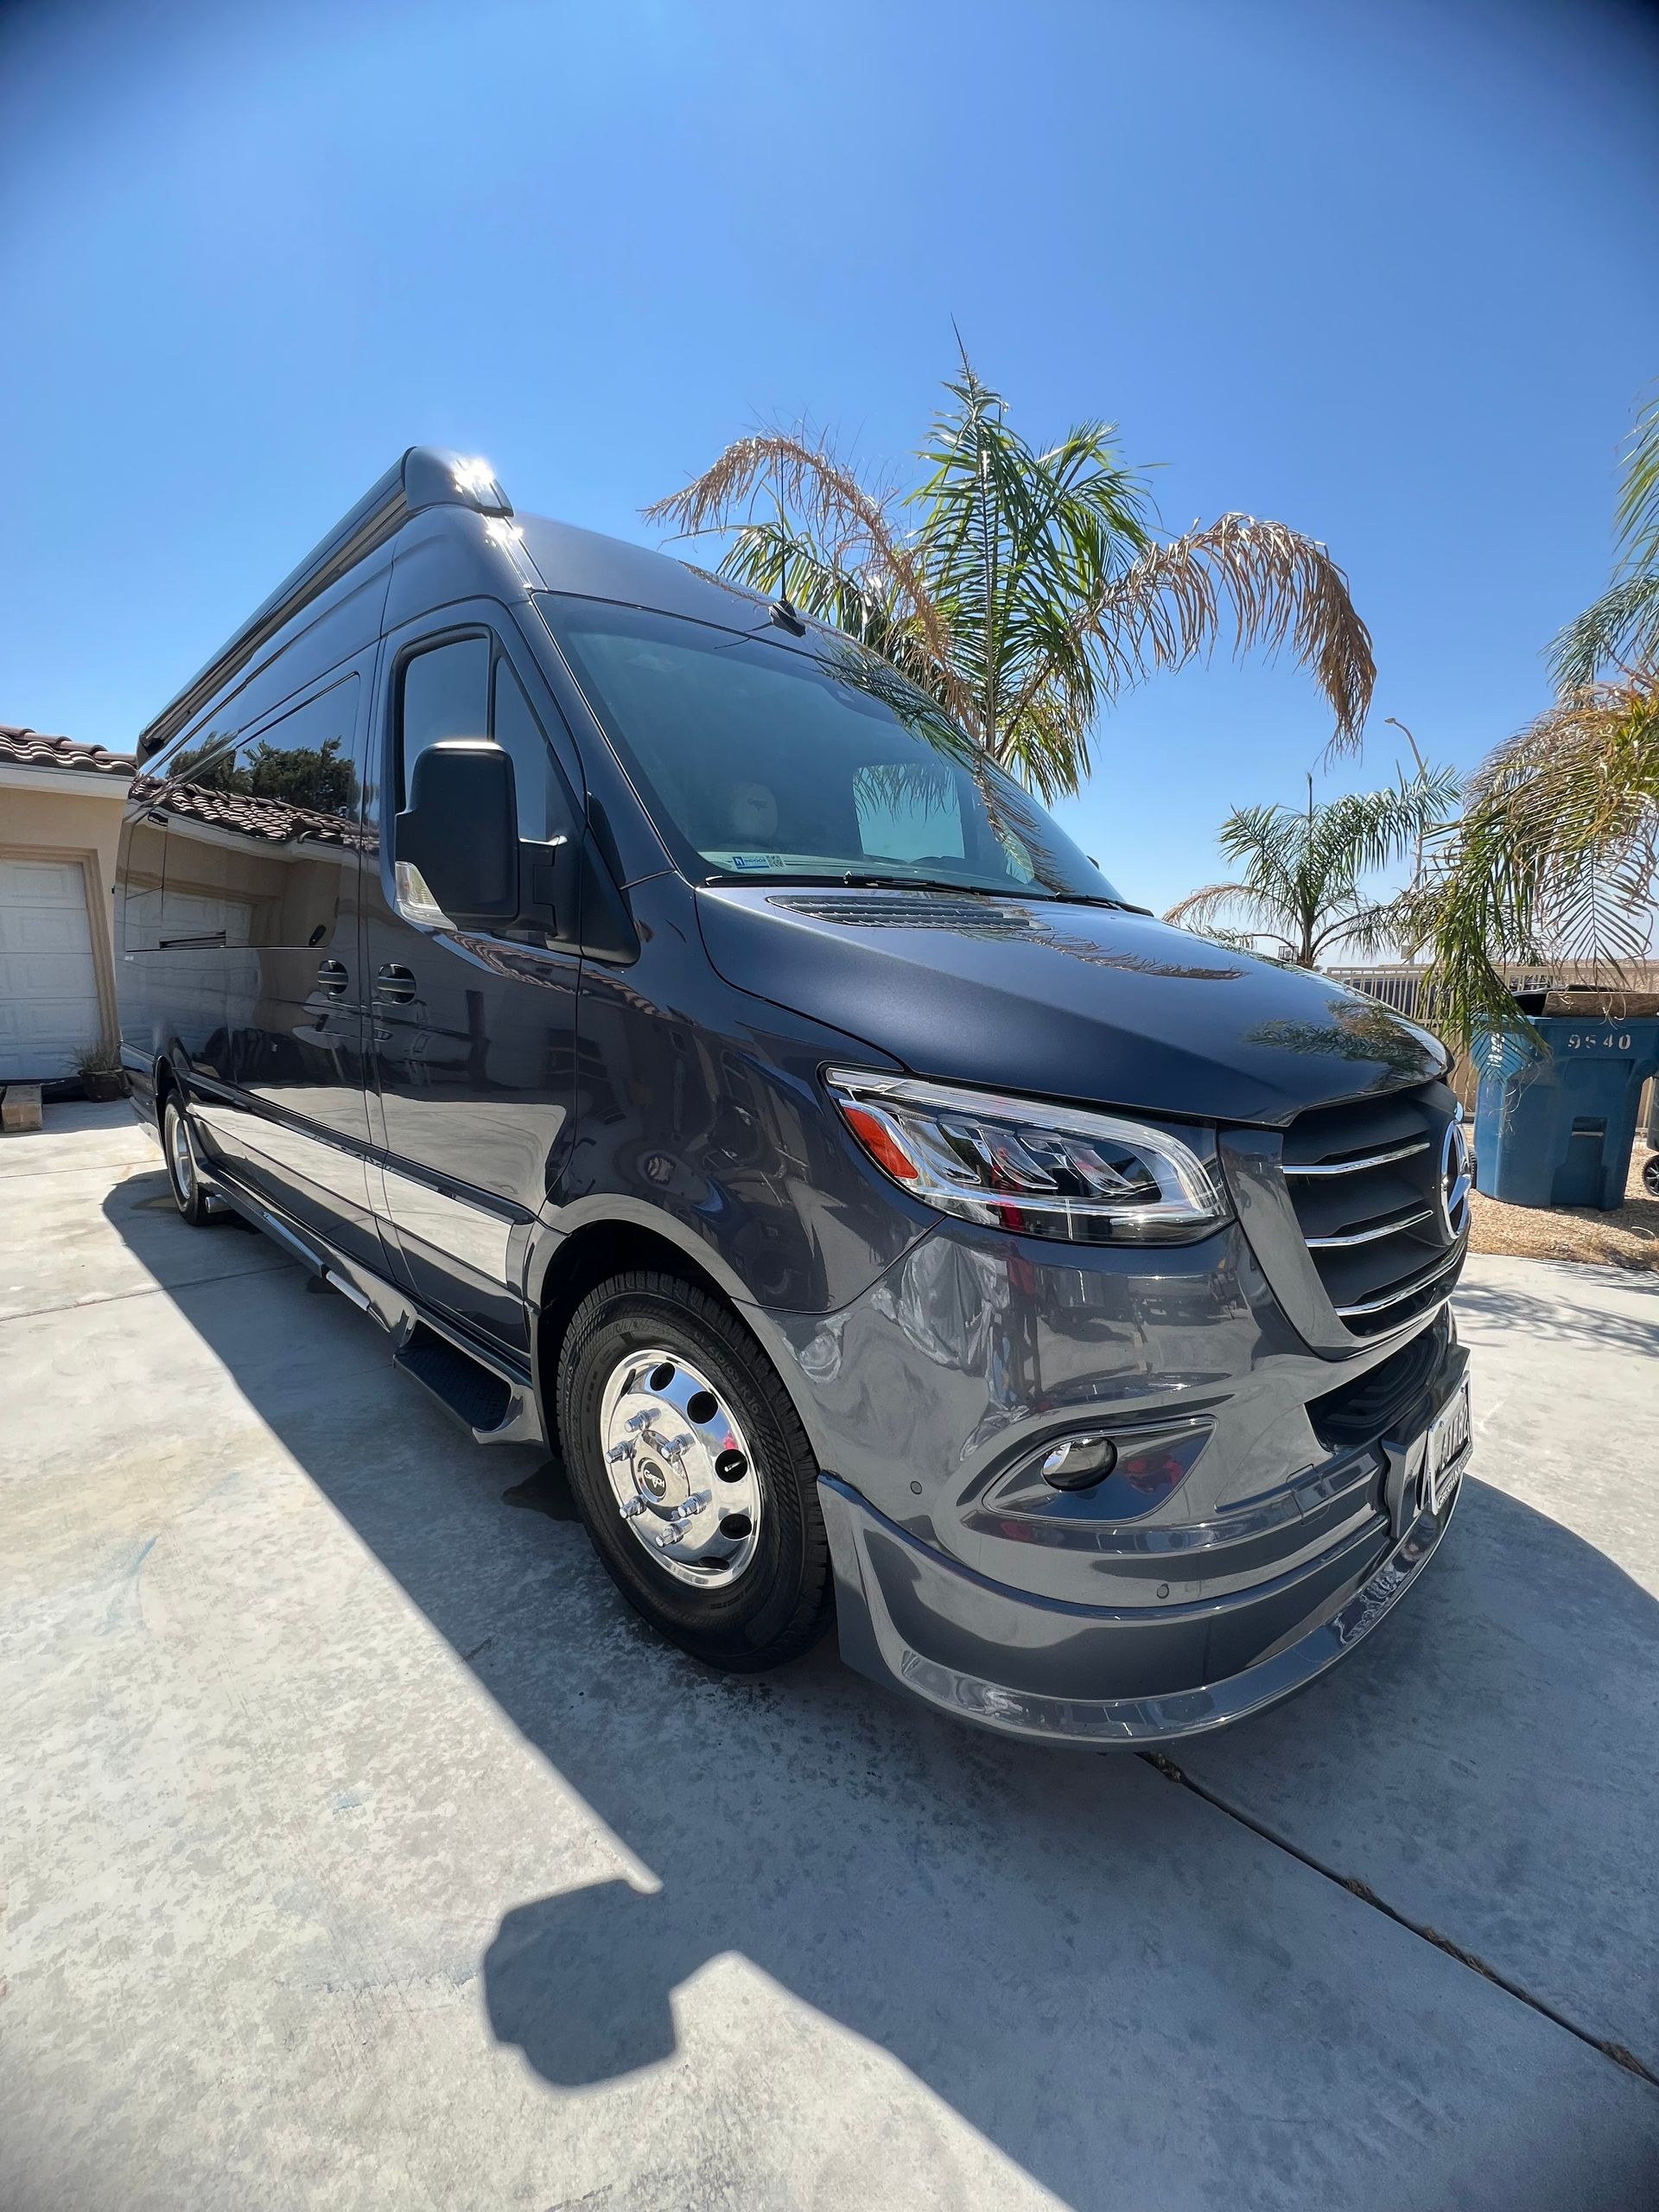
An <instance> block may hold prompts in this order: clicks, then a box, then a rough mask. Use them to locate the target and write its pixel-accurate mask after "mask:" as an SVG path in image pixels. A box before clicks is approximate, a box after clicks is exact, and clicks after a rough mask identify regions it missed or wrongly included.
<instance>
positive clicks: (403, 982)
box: [374, 960, 415, 1006]
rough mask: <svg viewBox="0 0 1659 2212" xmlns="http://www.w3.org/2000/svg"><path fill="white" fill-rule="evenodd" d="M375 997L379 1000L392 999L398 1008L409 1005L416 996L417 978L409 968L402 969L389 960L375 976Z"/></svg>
mask: <svg viewBox="0 0 1659 2212" xmlns="http://www.w3.org/2000/svg"><path fill="white" fill-rule="evenodd" d="M374 995H375V996H376V998H378V999H390V1000H391V1001H393V1002H394V1003H395V1004H397V1005H398V1006H404V1005H407V1003H408V1002H409V1001H410V999H412V998H413V997H414V995H415V978H414V976H411V975H410V972H409V970H408V969H407V968H403V967H400V966H399V965H398V963H397V961H395V960H388V961H386V962H385V964H384V965H383V966H382V967H381V969H379V971H378V974H377V975H376V976H375V979H374Z"/></svg>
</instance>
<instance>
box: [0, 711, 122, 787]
mask: <svg viewBox="0 0 1659 2212" xmlns="http://www.w3.org/2000/svg"><path fill="white" fill-rule="evenodd" d="M0 766H7V767H14V768H69V769H73V770H74V771H75V772H76V773H78V774H79V775H83V776H87V777H97V778H99V779H103V778H105V777H107V778H110V779H118V780H119V781H121V782H123V783H130V782H131V780H132V772H133V766H134V763H133V759H132V755H131V754H130V753H110V752H107V751H106V750H105V747H103V746H101V745H79V744H77V743H76V741H75V740H74V739H73V737H48V735H47V734H45V732H44V731H41V730H38V729H20V728H17V727H16V725H15V724H13V723H11V722H0Z"/></svg>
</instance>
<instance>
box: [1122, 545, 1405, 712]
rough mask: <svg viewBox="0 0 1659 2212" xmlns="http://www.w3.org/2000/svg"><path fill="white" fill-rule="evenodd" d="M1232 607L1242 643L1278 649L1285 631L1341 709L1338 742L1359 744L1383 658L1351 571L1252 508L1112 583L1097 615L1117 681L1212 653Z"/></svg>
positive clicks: (1155, 552) (1164, 548) (1240, 646)
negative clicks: (1357, 603) (1375, 651)
mask: <svg viewBox="0 0 1659 2212" xmlns="http://www.w3.org/2000/svg"><path fill="white" fill-rule="evenodd" d="M1224 610H1230V613H1231V616H1232V625H1233V633H1234V650H1235V651H1236V652H1240V653H1242V652H1244V651H1245V650H1246V649H1247V648H1248V647H1249V646H1252V645H1260V646H1263V647H1265V648H1266V650H1267V651H1268V652H1269V653H1273V652H1277V651H1278V650H1279V648H1280V647H1281V645H1285V644H1286V643H1287V641H1288V643H1289V645H1290V646H1291V648H1292V650H1293V652H1294V653H1295V656H1296V658H1297V659H1298V660H1299V661H1300V663H1301V664H1302V665H1303V666H1304V667H1306V668H1308V669H1311V670H1312V671H1313V675H1314V677H1316V678H1317V680H1318V682H1319V687H1320V689H1321V690H1323V691H1324V693H1325V697H1326V698H1327V699H1328V700H1329V701H1330V702H1331V706H1332V710H1333V712H1334V713H1335V715H1336V723H1337V726H1336V731H1335V734H1334V735H1333V736H1332V740H1331V747H1330V749H1331V750H1332V752H1337V753H1340V752H1346V751H1351V750H1352V749H1354V748H1355V747H1357V745H1358V743H1359V737H1360V732H1361V729H1362V728H1363V725H1364V721H1365V715H1366V713H1367V711H1368V709H1370V702H1371V691H1372V688H1373V686H1374V685H1375V683H1376V662H1375V660H1374V659H1373V658H1372V654H1371V634H1370V631H1369V630H1368V629H1367V628H1366V626H1365V625H1364V623H1363V621H1362V620H1361V619H1360V617H1359V615H1358V613H1357V611H1356V609H1355V607H1354V603H1353V601H1352V600H1351V598H1350V596H1349V592H1348V579H1347V577H1346V576H1345V575H1344V574H1343V571H1342V570H1341V569H1340V568H1338V565H1337V563H1335V562H1334V561H1333V560H1332V557H1331V556H1330V554H1329V553H1328V552H1327V551H1326V550H1325V547H1324V546H1323V545H1321V544H1320V543H1319V541H1318V540H1317V539H1316V538H1312V537H1304V536H1303V535H1302V533H1301V532H1300V531H1296V530H1292V529H1290V528H1289V527H1288V526H1287V524H1284V523H1280V522H1261V521H1258V520H1257V519H1256V518H1255V517H1254V516H1252V515H1241V514H1226V515H1223V516H1222V517H1221V518H1220V519H1219V520H1218V521H1216V522H1212V523H1208V524H1204V525H1202V526H1198V525H1195V526H1194V527H1193V528H1192V530H1190V531H1185V533H1184V534H1183V535H1182V536H1181V537H1174V538H1170V539H1168V540H1166V542H1165V543H1161V544H1156V545H1152V546H1149V547H1148V548H1147V550H1146V551H1145V552H1144V553H1142V554H1141V556H1140V558H1139V559H1138V560H1136V561H1135V563H1133V564H1132V565H1131V566H1130V567H1129V568H1128V569H1126V570H1124V571H1123V572H1122V574H1121V575H1118V576H1116V577H1115V578H1114V579H1113V581H1112V582H1111V583H1110V584H1109V585H1108V586H1107V588H1106V589H1105V590H1104V592H1103V594H1101V596H1100V598H1099V600H1098V601H1097V603H1096V607H1094V608H1093V609H1092V611H1091V622H1090V626H1091V628H1092V631H1093V634H1094V636H1095V639H1096V641H1097V643H1098V645H1099V649H1100V651H1101V652H1102V654H1103V657H1104V658H1105V661H1106V664H1107V668H1108V671H1109V684H1110V688H1111V689H1113V690H1116V689H1117V688H1119V687H1120V686H1121V685H1122V684H1124V683H1133V682H1135V681H1136V680H1137V679H1138V678H1140V677H1142V676H1144V675H1146V674H1147V672H1148V671H1150V670H1152V669H1154V668H1179V667H1180V666H1181V665H1182V664H1183V663H1185V662H1187V661H1190V660H1193V659H1195V658H1201V657H1203V656H1205V655H1207V654H1208V653H1210V652H1211V651H1212V650H1213V649H1214V646H1215V644H1216V641H1217V638H1218V637H1219V636H1220V634H1221V632H1222V628H1223V625H1224Z"/></svg>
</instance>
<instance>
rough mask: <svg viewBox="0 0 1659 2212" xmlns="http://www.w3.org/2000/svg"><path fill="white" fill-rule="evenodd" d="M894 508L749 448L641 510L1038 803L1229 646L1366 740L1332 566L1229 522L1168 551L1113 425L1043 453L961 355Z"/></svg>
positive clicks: (1343, 739)
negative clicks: (704, 537) (701, 548)
mask: <svg viewBox="0 0 1659 2212" xmlns="http://www.w3.org/2000/svg"><path fill="white" fill-rule="evenodd" d="M918 458H919V459H920V460H921V461H922V463H923V464H924V467H925V474H924V475H923V477H922V479H921V480H920V481H919V482H918V484H917V485H916V486H915V487H914V488H913V489H912V491H910V492H908V493H905V494H904V495H902V497H901V496H900V495H899V494H898V493H895V492H894V491H893V490H892V489H890V488H880V489H874V488H870V487H868V486H865V485H864V484H862V483H861V481H860V480H859V479H858V477H857V476H856V475H855V473H854V472H853V470H852V469H851V468H850V467H848V466H847V465H846V464H845V463H844V462H843V461H842V460H840V459H839V458H838V457H837V456H836V454H835V453H834V452H833V451H832V450H831V449H830V448H829V446H828V445H827V444H825V443H824V442H823V441H822V440H819V439H816V438H814V436H813V435H811V434H810V432H809V431H807V430H805V429H801V430H795V431H788V430H781V429H779V430H766V431H759V432H755V433H753V434H752V435H749V436H747V437H743V438H739V439H737V440H736V441H735V442H734V443H733V444H731V445H730V446H728V448H726V450H725V451H724V452H723V453H722V454H720V455H719V456H718V457H717V458H716V459H715V461H714V462H713V463H712V464H711V466H710V467H708V468H707V469H705V470H704V471H703V472H702V474H701V475H699V476H697V477H696V478H694V479H693V480H692V481H691V482H690V484H688V485H686V486H684V487H683V489H682V490H680V491H678V492H677V493H672V494H671V495H670V496H669V497H668V498H666V499H659V500H658V501H657V503H656V504H655V505H653V506H651V507H648V508H647V509H646V510H645V513H646V515H647V517H648V518H650V519H652V520H653V521H656V522H659V523H664V524H671V525H672V526H673V527H674V528H675V529H676V530H677V531H679V532H681V533H682V534H683V535H687V536H696V535H700V534H704V533H719V534H723V535H726V536H727V537H728V539H729V543H728V548H727V550H726V552H725V555H724V557H723V558H722V561H721V570H722V573H724V574H726V575H731V576H734V577H737V578H739V579H741V581H743V582H747V583H749V584H750V585H752V586H753V587H754V588H757V589H760V590H762V591H766V592H768V593H771V592H777V591H779V590H781V591H785V592H786V593H787V594H788V596H789V598H790V600H791V602H792V603H793V604H794V605H795V606H797V607H800V608H802V609H803V610H804V612H806V613H810V614H813V615H816V616H817V617H818V618H819V619H820V620H824V621H826V622H829V623H833V624H834V625H835V626H837V627H839V628H842V629H845V630H847V631H849V632H850V633H851V634H852V635H853V636H855V637H856V638H858V639H861V642H863V643H864V644H866V645H870V646H871V647H872V648H874V650H875V651H876V652H880V653H883V654H885V655H887V657H888V658H890V659H892V660H893V662H894V664H895V665H897V666H898V667H899V668H900V669H901V670H902V671H904V673H905V674H906V676H907V677H910V678H911V679H912V681H913V682H915V683H918V684H919V685H920V686H921V687H922V688H923V689H924V690H926V691H927V693H928V694H929V695H930V696H931V697H932V698H934V699H936V700H937V701H938V702H939V704H940V705H942V706H943V707H944V709H946V711H947V712H948V713H949V714H950V715H951V716H952V717H954V719H955V720H956V721H958V722H959V723H960V724H961V725H962V727H963V728H964V729H966V730H967V731H968V732H969V733H970V734H971V735H973V736H974V737H975V738H976V739H977V740H978V741H980V743H981V744H982V746H983V747H984V748H985V750H986V751H987V752H988V753H989V754H990V756H991V758H992V759H993V760H995V762H996V763H997V764H998V765H999V766H1002V767H1004V768H1006V769H1007V771H1008V772H1010V773H1011V774H1013V775H1014V776H1016V777H1018V778H1019V779H1020V780H1021V781H1022V782H1024V783H1025V784H1027V785H1028V786H1030V787H1031V788H1032V789H1033V790H1035V791H1039V793H1041V795H1042V796H1043V797H1044V798H1049V799H1052V798H1060V797H1063V796H1065V795H1066V794H1068V793H1070V792H1072V791H1076V790H1077V786H1078V784H1079V782H1080V781H1081V779H1082V778H1083V777H1084V775H1085V774H1087V772H1088V770H1089V766H1090V734H1091V732H1092V730H1093V728H1094V726H1095V723H1096V720H1097V719H1098V716H1099V715H1100V713H1101V711H1102V709H1103V708H1104V707H1106V706H1107V705H1109V703H1110V702H1112V701H1113V700H1114V699H1116V696H1118V695H1119V693H1120V692H1121V691H1122V690H1124V689H1125V688H1126V687H1127V686H1128V685H1129V684H1131V683H1138V682H1139V681H1140V680H1141V678H1142V677H1146V676H1147V675H1149V674H1150V673H1151V672H1152V671H1154V670H1155V669H1158V668H1166V667H1179V666H1180V665H1181V664H1183V663H1185V662H1186V661H1189V660H1191V659H1192V658H1195V657H1197V656H1201V655H1204V654H1206V653H1208V652H1211V650H1212V649H1213V647H1214V645H1215V644H1216V643H1217V639H1220V638H1222V637H1223V636H1224V635H1225V634H1228V633H1230V636H1231V639H1232V643H1233V645H1234V647H1235V648H1236V650H1237V651H1238V652H1244V651H1246V650H1247V649H1249V648H1251V647H1255V646H1260V647H1263V648H1265V649H1266V650H1267V651H1268V652H1276V651H1278V650H1279V649H1280V648H1281V647H1282V646H1285V645H1289V646H1290V647H1291V648H1292V650H1294V652H1295V654H1296V656H1297V658H1298V659H1299V660H1300V661H1301V662H1302V663H1303V664H1304V665H1306V667H1307V668H1308V669H1309V670H1310V671H1312V672H1313V675H1314V677H1315V678H1316V679H1317V681H1318V682H1319V683H1320V685H1321V686H1322V687H1323V689H1324V690H1325V695H1326V696H1327V697H1328V699H1329V700H1330V702H1331V704H1332V709H1333V711H1334V713H1335V715H1336V736H1335V738H1334V739H1333V741H1332V742H1333V744H1338V745H1347V744H1351V743H1353V742H1355V741H1357V737H1358V733H1359V729H1360V726H1361V723H1362V722H1363V718H1364V715H1365V712H1366V709H1367V707H1368V705H1369V703H1370V693H1371V684H1372V680H1373V673H1374V671H1373V668H1372V663H1371V655H1370V638H1369V635H1368V633H1367V632H1366V630H1365V626H1364V625H1363V622H1362V621H1361V620H1360V619H1359V617H1358V615H1357V613H1356V612H1355V610H1354V607H1353V604H1352V601H1351V598H1350V596H1349V593H1348V587H1347V582H1346V579H1345V578H1344V575H1343V573H1342V571H1341V569H1338V567H1337V566H1336V564H1335V563H1333V562H1332V560H1331V558H1330V556H1329V555H1328V554H1327V553H1326V552H1325V549H1324V547H1323V546H1320V545H1319V544H1317V543H1315V542H1314V541H1313V539H1311V538H1306V537H1302V536H1300V533H1298V532H1297V531H1293V530H1289V529H1287V528H1286V526H1285V525H1284V524H1281V523H1267V522H1256V521H1254V520H1252V519H1251V518H1249V517H1248V516H1243V515H1224V516H1223V517H1222V518H1221V520H1220V521H1219V522H1217V523H1215V524H1211V525H1210V526H1209V527H1208V528H1204V529H1194V530H1193V531H1189V532H1187V533H1186V535H1185V537H1178V538H1174V539H1168V540H1166V539H1163V538H1160V537H1158V536H1157V535H1156V534H1155V533H1154V530H1153V527H1152V520H1151V509H1150V505H1149V501H1148V499H1147V490H1146V486H1145V483H1144V480H1142V479H1141V476H1140V475H1138V474H1136V473H1135V471H1134V470H1132V469H1130V468H1129V467H1127V466H1126V465H1125V463H1124V461H1123V460H1122V455H1121V454H1120V452H1119V450H1118V447H1117V444H1116V430H1115V429H1114V428H1113V427H1112V425H1110V424H1109V423H1103V422H1087V423H1079V424H1077V425H1076V426H1075V427H1074V428H1073V429H1071V430H1069V431H1067V433H1066V435H1065V437H1063V438H1062V439H1061V440H1060V441H1059V442H1058V444H1056V445H1053V446H1050V447H1046V448H1040V449H1039V448H1037V447H1035V446H1033V444H1031V443H1030V442H1029V441H1027V439H1026V438H1024V437H1023V436H1021V435H1020V433H1019V431H1018V430H1017V429H1015V428H1014V425H1013V424H1012V423H1010V421H1009V419H1008V411H1007V405H1006V403H1005V402H1004V400H1003V398H1002V396H1001V394H1000V393H999V392H997V391H995V390H993V389H992V388H991V387H990V386H989V385H987V384H985V383H984V382H982V379H981V378H979V376H978V375H977V374H976V372H975V370H974V369H973V367H972V365H971V364H970V363H969V360H968V359H967V358H966V355H965V354H964V356H963V363H962V367H961V372H960V373H959V374H958V375H957V376H956V377H954V378H951V379H950V381H949V382H948V384H947V385H946V386H945V402H944V405H943V407H942V408H941V410H940V411H939V412H938V415H937V416H936V417H935V419H934V421H933V423H932V425H931V429H930V430H929V432H928V435H927V439H926V441H925V444H924V446H923V448H922V449H921V452H920V454H919V456H918Z"/></svg>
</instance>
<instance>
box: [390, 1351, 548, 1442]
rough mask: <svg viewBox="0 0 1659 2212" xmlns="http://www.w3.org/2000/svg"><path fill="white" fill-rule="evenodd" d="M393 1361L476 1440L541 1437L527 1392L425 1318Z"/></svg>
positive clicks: (529, 1440)
mask: <svg viewBox="0 0 1659 2212" xmlns="http://www.w3.org/2000/svg"><path fill="white" fill-rule="evenodd" d="M392 1364H393V1366H394V1367H401V1368H402V1369H403V1370H404V1373H405V1374H406V1375H412V1376H414V1378H415V1380H416V1382H417V1383H420V1384H421V1385H422V1386H423V1388H424V1389H428V1390H429V1391H430V1392H431V1393H432V1395H433V1396H434V1397H435V1399H436V1400H437V1401H438V1402H439V1404H440V1405H442V1406H446V1407H448V1410H449V1411H450V1412H451V1413H452V1414H454V1416H455V1418H456V1420H457V1421H460V1422H461V1424H462V1425H463V1427H467V1428H468V1429H470V1430H471V1431H472V1433H473V1436H474V1440H476V1441H477V1442H478V1443H480V1444H531V1443H535V1442H537V1441H538V1440H539V1439H540V1436H541V1425H540V1423H539V1421H537V1416H536V1405H535V1399H534V1396H533V1395H532V1393H531V1390H530V1389H528V1388H527V1387H524V1386H520V1385H518V1384H515V1383H509V1382H508V1381H507V1379H506V1377H505V1376H503V1375H497V1374H496V1373H495V1372H494V1371H493V1370H492V1369H490V1368H487V1367H486V1366H485V1365H484V1363H483V1362H482V1361H481V1360H477V1359H473V1358H471V1357H469V1356H468V1355H467V1353H466V1352H464V1351H462V1350H461V1347H460V1345H459V1344H451V1343H450V1341H449V1339H448V1337H441V1336H440V1335H439V1334H438V1332H437V1331H436V1330H435V1329H429V1328H428V1326H427V1325H426V1324H425V1322H424V1321H417V1322H416V1324H415V1325H414V1327H413V1328H412V1329H411V1330H410V1332H409V1334H408V1336H407V1337H406V1338H404V1341H403V1343H402V1344H399V1346H398V1347H397V1351H395V1352H394V1353H393V1354H392Z"/></svg>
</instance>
